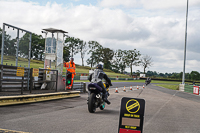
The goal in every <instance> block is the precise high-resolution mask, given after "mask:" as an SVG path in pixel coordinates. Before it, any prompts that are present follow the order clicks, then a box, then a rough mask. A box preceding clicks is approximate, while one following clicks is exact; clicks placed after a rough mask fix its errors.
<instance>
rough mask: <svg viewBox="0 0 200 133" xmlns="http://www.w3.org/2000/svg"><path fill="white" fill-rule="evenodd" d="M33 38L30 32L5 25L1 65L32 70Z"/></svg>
mask: <svg viewBox="0 0 200 133" xmlns="http://www.w3.org/2000/svg"><path fill="white" fill-rule="evenodd" d="M31 38H32V33H31V32H30V31H27V30H24V29H21V28H18V27H16V26H13V25H10V24H6V23H3V30H2V45H1V65H6V64H8V65H13V66H20V65H21V66H25V67H28V68H30V56H31Z"/></svg>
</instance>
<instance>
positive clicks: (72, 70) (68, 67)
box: [64, 61, 76, 75]
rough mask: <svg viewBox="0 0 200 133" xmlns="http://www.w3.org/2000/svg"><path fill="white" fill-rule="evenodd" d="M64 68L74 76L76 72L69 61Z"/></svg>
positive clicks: (73, 65)
mask: <svg viewBox="0 0 200 133" xmlns="http://www.w3.org/2000/svg"><path fill="white" fill-rule="evenodd" d="M64 67H66V69H67V71H68V72H71V73H72V74H74V75H76V70H75V69H76V66H75V63H74V62H73V63H71V61H70V62H66V63H64Z"/></svg>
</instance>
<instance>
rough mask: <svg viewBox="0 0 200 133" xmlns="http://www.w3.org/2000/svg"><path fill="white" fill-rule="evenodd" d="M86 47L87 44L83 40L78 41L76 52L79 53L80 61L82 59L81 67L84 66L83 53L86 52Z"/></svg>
mask: <svg viewBox="0 0 200 133" xmlns="http://www.w3.org/2000/svg"><path fill="white" fill-rule="evenodd" d="M87 50H88V47H87V43H86V42H84V41H83V40H78V52H80V53H81V59H82V66H84V60H83V59H84V57H85V53H86V52H87Z"/></svg>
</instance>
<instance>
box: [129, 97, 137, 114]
mask: <svg viewBox="0 0 200 133" xmlns="http://www.w3.org/2000/svg"><path fill="white" fill-rule="evenodd" d="M126 110H127V111H128V112H129V113H137V112H138V111H139V110H140V104H139V102H138V101H137V100H135V99H131V100H129V101H128V102H127V103H126Z"/></svg>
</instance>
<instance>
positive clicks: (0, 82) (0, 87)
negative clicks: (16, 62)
mask: <svg viewBox="0 0 200 133" xmlns="http://www.w3.org/2000/svg"><path fill="white" fill-rule="evenodd" d="M2 80H3V65H2V66H1V75H0V92H1V91H2Z"/></svg>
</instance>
